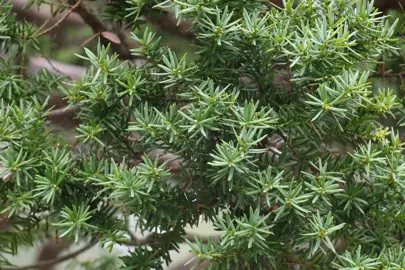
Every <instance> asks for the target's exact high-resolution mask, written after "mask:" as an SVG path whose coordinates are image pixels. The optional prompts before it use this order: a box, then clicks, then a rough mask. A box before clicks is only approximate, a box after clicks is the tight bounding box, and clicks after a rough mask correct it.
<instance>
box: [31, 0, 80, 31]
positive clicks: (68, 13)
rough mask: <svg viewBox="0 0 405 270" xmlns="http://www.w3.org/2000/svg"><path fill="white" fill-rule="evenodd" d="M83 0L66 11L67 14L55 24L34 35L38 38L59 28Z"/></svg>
mask: <svg viewBox="0 0 405 270" xmlns="http://www.w3.org/2000/svg"><path fill="white" fill-rule="evenodd" d="M82 2H83V0H78V1H77V3H76V4H74V5H73V6H72V7H71V8H70V9H69V10H68V11H67V12H66V13H65V15H63V16H62V17H61V18H60V19H59V20H58V21H57V22H56V23H55V24H54V25H52V26H51V27H49V28H47V29H45V30H44V31H42V32H40V33H39V34H36V35H34V38H38V37H40V36H43V35H45V34H47V33H49V32H51V31H52V30H54V29H55V28H57V27H58V26H59V25H60V24H61V23H62V22H63V21H64V20H66V18H67V17H69V15H70V14H72V12H73V11H74V10H75V9H77V8H78V7H79V6H80V4H81V3H82Z"/></svg>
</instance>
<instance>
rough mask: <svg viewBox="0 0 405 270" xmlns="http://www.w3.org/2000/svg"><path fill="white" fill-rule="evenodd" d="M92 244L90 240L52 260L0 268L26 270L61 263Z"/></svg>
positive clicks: (2, 269) (4, 269)
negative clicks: (73, 250) (82, 245)
mask: <svg viewBox="0 0 405 270" xmlns="http://www.w3.org/2000/svg"><path fill="white" fill-rule="evenodd" d="M94 244H95V242H90V243H88V244H87V245H85V246H84V247H82V248H80V249H78V250H76V251H75V252H72V253H70V254H66V255H65V256H61V257H59V258H55V259H52V260H46V261H40V262H38V263H36V264H31V265H26V266H20V267H3V268H0V269H1V270H26V269H38V268H40V267H44V266H49V265H55V264H58V263H61V262H63V261H66V260H69V259H72V258H74V257H76V256H77V255H79V254H80V253H83V252H85V251H86V250H88V249H90V248H91V247H93V246H94Z"/></svg>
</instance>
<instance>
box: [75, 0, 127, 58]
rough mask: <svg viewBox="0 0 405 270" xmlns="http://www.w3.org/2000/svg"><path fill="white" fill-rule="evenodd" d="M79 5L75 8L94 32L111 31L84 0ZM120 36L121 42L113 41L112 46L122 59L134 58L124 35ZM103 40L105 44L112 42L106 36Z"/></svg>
mask: <svg viewBox="0 0 405 270" xmlns="http://www.w3.org/2000/svg"><path fill="white" fill-rule="evenodd" d="M78 3H79V5H78V8H77V9H76V10H75V11H76V12H77V14H79V15H80V17H82V19H83V20H84V21H85V23H86V24H87V25H89V26H90V27H91V29H93V32H94V33H101V32H104V31H107V32H108V31H109V29H108V27H107V26H106V25H105V24H104V23H103V22H102V21H101V20H100V19H99V18H98V17H97V15H96V14H94V12H93V10H92V9H91V8H90V7H88V6H87V5H86V4H84V3H82V1H80V0H79V1H78ZM76 4H77V3H76ZM118 37H119V38H120V39H121V40H122V42H121V43H120V44H117V43H112V42H111V48H112V49H113V50H114V51H115V52H117V53H118V54H119V57H120V58H121V59H131V58H134V57H133V56H132V54H131V52H130V50H129V49H128V48H127V46H126V45H125V42H124V40H123V37H122V35H121V34H118ZM101 41H102V43H103V44H104V45H107V44H108V43H110V41H109V40H107V39H106V38H103V37H101Z"/></svg>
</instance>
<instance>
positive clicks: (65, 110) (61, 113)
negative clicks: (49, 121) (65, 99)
mask: <svg viewBox="0 0 405 270" xmlns="http://www.w3.org/2000/svg"><path fill="white" fill-rule="evenodd" d="M78 110H79V106H72V107H68V106H66V107H63V108H59V109H55V110H52V111H50V112H49V114H48V116H49V117H56V116H64V115H67V114H71V113H75V112H77V111H78Z"/></svg>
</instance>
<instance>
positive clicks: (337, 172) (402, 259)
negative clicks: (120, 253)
mask: <svg viewBox="0 0 405 270" xmlns="http://www.w3.org/2000/svg"><path fill="white" fill-rule="evenodd" d="M42 2H43V1H31V4H33V3H36V4H44V3H42ZM299 2H300V3H298V4H294V3H293V2H292V1H287V2H286V3H285V8H282V9H279V8H275V7H273V6H271V5H270V4H269V3H268V1H264V0H252V1H236V0H207V1H199V0H173V1H170V0H168V1H159V0H150V1H144V0H130V1H122V0H113V1H110V3H109V4H108V5H107V7H106V8H105V11H104V14H103V18H104V19H105V20H107V21H109V22H112V23H114V24H116V25H121V26H125V27H127V28H129V29H131V30H133V31H134V33H133V34H132V38H133V39H134V40H135V41H136V42H137V43H139V46H138V47H136V48H134V49H132V50H131V53H132V55H133V56H134V57H137V58H141V59H143V61H142V63H140V64H139V63H137V64H135V63H134V62H133V61H122V60H120V59H119V55H118V54H116V53H114V52H113V51H112V48H111V46H110V45H107V46H105V45H102V43H101V42H99V45H98V47H97V50H95V51H92V50H90V49H87V48H85V49H84V50H83V53H81V54H80V55H77V56H78V57H80V58H82V60H84V61H86V62H87V63H88V65H89V69H88V71H87V72H86V74H85V75H84V76H83V77H82V79H81V80H80V81H73V80H70V79H69V78H67V77H64V76H55V75H51V74H50V73H49V72H48V71H44V72H43V73H38V74H36V75H35V76H24V75H21V74H22V73H20V72H19V71H20V69H21V67H20V66H16V65H15V64H13V61H12V60H13V56H14V57H15V58H17V59H19V58H18V57H20V56H21V54H23V53H24V52H25V51H26V50H28V49H29V48H30V49H40V48H39V42H38V39H37V38H36V33H38V32H36V31H37V28H36V27H34V26H32V25H30V24H28V23H25V22H17V21H16V18H15V15H13V14H12V13H11V6H12V5H11V4H10V3H6V2H4V3H3V4H2V6H1V7H0V42H1V43H0V44H1V47H2V48H3V52H4V53H6V54H7V55H9V56H12V57H10V58H6V57H4V59H2V60H1V65H2V69H1V70H0V96H1V99H2V100H1V108H0V146H1V152H0V168H1V169H0V170H1V172H0V177H1V179H2V180H1V181H0V193H1V195H0V211H1V213H2V215H3V216H2V220H4V221H5V220H7V221H8V222H9V223H10V224H12V225H13V226H14V230H12V231H7V232H6V231H1V232H0V251H1V252H3V253H11V254H16V253H17V252H18V251H19V248H20V246H23V245H30V244H32V243H33V242H34V241H36V239H38V238H41V237H43V236H44V235H56V236H55V237H59V238H64V239H67V240H72V241H76V242H79V241H86V242H92V243H93V242H94V243H98V244H99V245H100V246H101V247H104V248H106V249H110V250H111V249H112V248H113V246H114V245H135V246H133V247H131V248H130V252H129V253H128V255H127V256H125V257H122V258H121V259H122V264H121V266H120V267H121V268H122V269H163V268H162V267H163V265H164V264H165V263H169V262H170V261H171V257H170V255H169V251H172V250H178V248H179V244H180V243H182V242H184V241H187V243H188V244H189V246H190V250H191V252H192V253H193V254H194V255H195V258H194V259H193V260H192V262H189V266H188V267H190V268H191V267H192V266H198V265H199V264H201V263H202V262H204V261H209V263H208V268H209V269H293V268H294V267H297V266H299V267H300V268H299V269H334V268H336V269H359V270H360V269H362V270H365V269H404V268H405V250H404V248H403V242H404V229H405V223H404V222H405V206H404V201H405V158H404V155H403V147H404V144H403V142H402V139H401V134H400V132H399V130H398V128H399V126H400V125H401V123H402V120H401V119H402V117H404V116H405V114H404V112H405V108H404V104H405V103H404V102H403V98H402V93H400V92H399V91H398V90H399V89H388V88H387V89H374V88H373V87H372V86H373V84H372V78H374V77H376V76H378V75H379V71H377V72H376V71H375V70H376V66H380V65H381V64H383V63H384V61H386V60H387V59H390V57H391V58H392V57H400V56H398V55H400V52H401V51H400V50H399V49H398V48H397V47H398V46H399V45H398V44H399V40H398V39H397V37H398V31H399V30H398V29H399V27H398V25H397V23H398V20H392V19H389V18H388V17H386V16H384V15H383V14H381V13H380V12H378V10H376V9H374V8H373V3H372V2H371V3H370V2H368V1H364V0H323V1H322V0H302V1H299ZM45 4H46V3H45ZM65 9H68V8H65ZM168 11H170V12H175V15H176V17H177V18H178V20H179V23H180V22H183V21H184V20H187V21H189V22H192V27H191V29H189V31H190V32H191V33H193V36H194V39H193V41H192V42H193V46H194V47H195V55H191V56H190V55H179V54H178V53H176V52H175V51H174V50H173V49H171V48H170V47H168V46H163V45H162V44H161V43H160V38H159V37H158V36H157V35H156V34H155V33H154V32H153V31H151V30H149V29H148V28H144V27H143V26H142V25H143V23H144V22H145V18H146V17H148V16H153V14H156V13H162V12H168ZM400 23H401V22H400ZM402 23H403V22H402ZM137 28H140V29H141V31H139V30H137V31H136V32H135V29H137ZM6 59H11V60H10V61H7V60H6ZM377 70H378V69H377ZM55 90H58V91H60V92H61V93H63V94H64V95H65V97H66V100H67V101H68V103H69V106H72V107H76V108H78V110H79V112H78V116H77V117H78V119H79V120H80V125H79V126H78V127H77V129H76V139H77V143H76V144H75V146H74V147H69V146H68V144H67V143H66V142H64V140H63V139H62V138H56V137H55V135H54V133H53V132H52V130H50V129H49V128H48V126H47V123H48V120H47V119H48V118H49V116H50V114H52V110H51V109H49V108H48V107H47V102H48V99H47V93H49V91H55ZM386 119H388V120H389V121H388V120H386ZM393 123H394V124H393ZM152 151H153V152H156V151H157V152H160V153H161V155H160V156H159V155H158V156H154V155H151V154H150V153H151V152H152ZM163 154H164V156H163ZM167 157H169V158H167ZM173 164H177V165H176V166H174V165H173ZM130 216H135V217H136V220H137V224H136V225H137V226H136V228H137V231H138V232H143V231H149V232H152V234H151V236H150V237H148V238H147V240H145V241H142V240H139V239H131V237H130V236H131V233H130V232H129V230H130V229H132V228H129V227H128V224H127V219H128V218H129V217H130ZM201 219H205V220H207V221H211V222H212V223H213V224H214V225H215V227H216V228H217V229H218V230H219V231H221V233H222V234H221V236H220V237H219V238H215V237H212V238H210V239H208V241H204V240H203V239H199V238H198V237H196V238H195V239H194V240H193V239H191V238H190V237H188V239H185V238H187V237H186V233H185V229H184V228H185V227H186V226H196V225H198V224H199V222H200V221H201ZM1 264H3V265H7V264H8V262H7V260H5V259H4V260H2V261H1ZM91 269H93V268H91ZM295 269H296V268H295Z"/></svg>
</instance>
